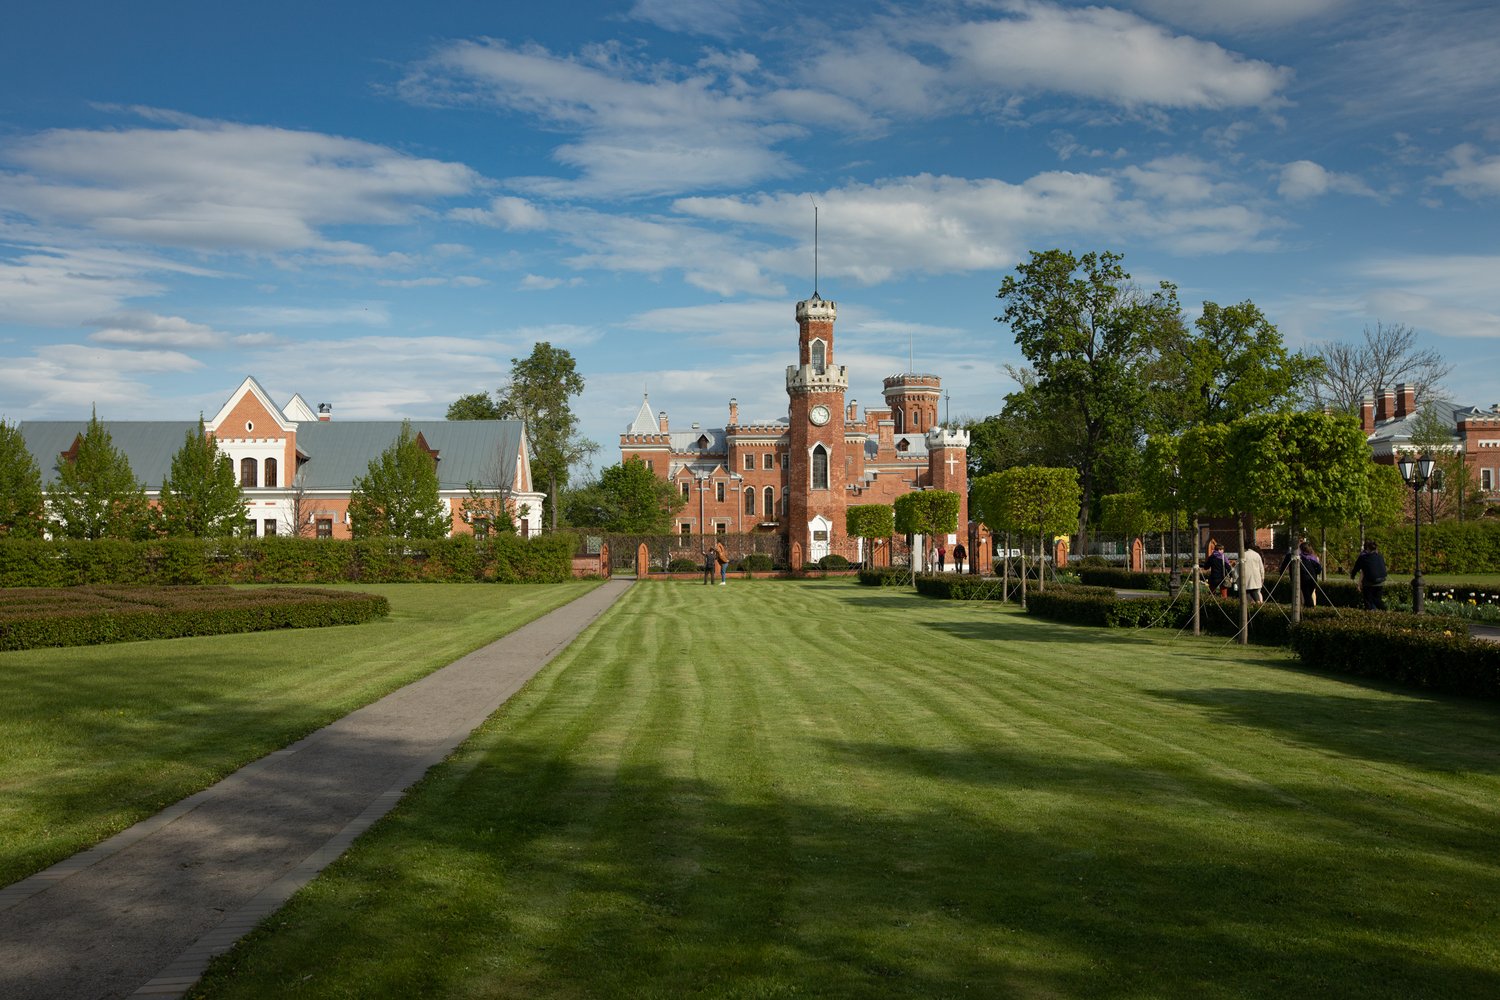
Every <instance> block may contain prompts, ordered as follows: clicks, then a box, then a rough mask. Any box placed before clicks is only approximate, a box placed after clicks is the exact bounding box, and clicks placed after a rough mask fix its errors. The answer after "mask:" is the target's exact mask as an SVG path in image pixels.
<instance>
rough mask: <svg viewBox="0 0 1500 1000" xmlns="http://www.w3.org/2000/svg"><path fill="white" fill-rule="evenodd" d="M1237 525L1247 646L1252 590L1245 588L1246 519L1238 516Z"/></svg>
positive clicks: (1243, 639) (1243, 636)
mask: <svg viewBox="0 0 1500 1000" xmlns="http://www.w3.org/2000/svg"><path fill="white" fill-rule="evenodd" d="M1234 520H1235V526H1236V527H1237V528H1239V541H1240V550H1239V555H1238V556H1237V557H1236V558H1238V559H1239V573H1240V634H1239V639H1240V645H1241V646H1246V645H1249V643H1250V592H1249V591H1248V590H1246V589H1245V520H1244V518H1241V517H1236V518H1235V519H1234Z"/></svg>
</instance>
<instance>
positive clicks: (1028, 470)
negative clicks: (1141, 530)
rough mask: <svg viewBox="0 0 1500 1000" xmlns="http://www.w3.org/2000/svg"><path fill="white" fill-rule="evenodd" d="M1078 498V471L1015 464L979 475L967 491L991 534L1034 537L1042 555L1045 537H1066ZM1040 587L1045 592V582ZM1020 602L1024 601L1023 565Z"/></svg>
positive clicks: (1074, 515) (1044, 548)
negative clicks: (999, 470)
mask: <svg viewBox="0 0 1500 1000" xmlns="http://www.w3.org/2000/svg"><path fill="white" fill-rule="evenodd" d="M1079 496H1080V487H1079V485H1078V470H1076V469H1053V468H1048V467H1046V466H1040V465H1018V466H1016V467H1014V468H1010V469H1006V470H1005V471H1004V472H996V473H994V474H992V475H988V476H983V477H981V478H979V479H977V480H975V481H974V483H973V485H972V486H971V488H970V499H971V501H972V503H973V505H974V509H975V512H976V514H977V516H978V517H979V518H980V520H982V521H983V522H984V523H985V524H986V525H988V526H989V529H990V530H991V531H1014V532H1016V533H1017V534H1019V535H1021V536H1022V537H1035V538H1036V539H1037V540H1038V544H1039V546H1040V548H1041V550H1042V551H1043V553H1045V550H1046V544H1047V542H1046V540H1047V538H1048V537H1049V536H1056V535H1063V534H1066V533H1067V532H1068V531H1069V530H1071V529H1072V527H1073V526H1074V524H1075V523H1076V520H1075V519H1076V517H1077V511H1078V503H1079ZM1023 551H1024V549H1023ZM1043 558H1044V559H1045V555H1043ZM1023 559H1024V556H1023ZM1040 579H1041V578H1040V577H1039V580H1040ZM1041 587H1042V589H1044V590H1045V589H1046V584H1045V581H1043V582H1042V583H1041ZM1021 601H1022V603H1023V604H1024V603H1025V601H1026V575H1025V572H1024V563H1023V572H1022V574H1021Z"/></svg>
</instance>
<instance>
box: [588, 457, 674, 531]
mask: <svg viewBox="0 0 1500 1000" xmlns="http://www.w3.org/2000/svg"><path fill="white" fill-rule="evenodd" d="M686 503H687V499H686V498H685V497H684V496H683V495H682V494H681V493H680V492H679V491H678V489H677V487H676V486H675V485H673V484H672V483H669V482H667V481H666V480H664V479H662V478H660V477H659V476H657V474H656V473H654V472H652V471H651V469H650V468H649V467H647V465H646V463H645V462H643V461H641V460H640V459H639V458H631V459H629V460H628V461H625V462H621V463H620V464H618V465H611V466H610V467H609V468H607V469H605V470H604V471H603V472H601V473H600V474H599V481H598V482H597V483H591V484H589V485H588V486H585V487H583V488H582V489H579V490H571V491H569V492H568V493H567V494H566V495H565V496H564V498H563V504H564V505H565V507H566V514H567V519H568V523H569V524H570V525H573V526H575V527H579V528H598V529H600V530H602V531H612V532H617V533H621V534H642V535H660V534H665V533H667V532H669V531H671V530H672V518H673V517H674V516H675V515H676V514H677V512H678V511H679V510H681V509H682V508H683V505H684V504H686Z"/></svg>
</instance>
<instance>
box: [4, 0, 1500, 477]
mask: <svg viewBox="0 0 1500 1000" xmlns="http://www.w3.org/2000/svg"><path fill="white" fill-rule="evenodd" d="M227 6H228V5H221V4H187V3H171V4H168V3H151V2H146V3H139V4H119V3H109V4H106V3H73V2H68V0H56V2H53V3H50V4H46V5H43V4H21V5H15V7H14V9H12V10H10V11H9V12H8V13H7V24H6V29H5V31H4V33H3V35H0V413H3V415H4V416H5V417H7V418H9V419H12V420H16V419H29V418H30V419H40V418H61V417H69V416H74V415H79V414H86V413H87V412H88V409H89V407H90V406H97V408H98V412H99V414H100V415H101V416H103V417H106V418H115V419H127V418H130V419H143V418H144V419H149V418H161V419H180V418H182V417H183V416H184V415H191V414H193V413H196V412H198V411H200V410H201V411H205V412H208V413H212V412H213V411H214V410H215V409H217V408H218V406H219V405H220V404H221V403H222V402H223V400H224V399H225V398H226V397H227V395H228V394H229V392H230V391H231V390H232V389H233V388H234V386H235V385H237V384H238V382H239V381H240V379H241V378H242V377H243V376H244V375H246V374H253V375H255V376H257V377H258V378H259V379H260V380H261V382H262V383H263V384H264V385H265V386H266V387H267V388H268V389H270V390H271V392H272V394H273V396H275V397H276V398H277V399H278V401H280V400H284V399H286V398H287V397H288V396H290V395H291V393H293V392H300V393H302V394H303V395H304V397H306V398H307V399H308V400H309V401H311V402H314V403H317V402H324V401H326V402H331V403H333V404H334V414H335V419H338V418H340V417H345V418H349V417H390V416H411V417H431V416H441V414H442V413H443V411H444V410H445V409H446V407H447V404H448V403H449V402H450V401H451V400H452V399H454V398H456V397H457V396H459V395H461V394H464V393H468V392H475V391H479V390H482V389H492V388H494V387H495V386H497V385H498V384H499V383H500V382H501V381H502V380H503V378H504V375H505V373H506V371H507V370H508V368H509V360H510V358H511V357H513V356H517V355H524V354H525V353H527V352H528V351H529V350H530V348H531V345H532V343H533V342H534V341H536V340H550V341H552V342H553V343H554V344H557V345H560V346H564V347H567V348H568V349H569V350H570V351H572V352H573V354H574V355H575V357H576V358H577V359H578V363H579V368H580V370H581V371H582V372H583V374H584V376H585V378H586V379H587V381H588V389H587V391H586V393H585V395H584V397H583V399H582V400H581V401H580V403H579V409H580V412H581V415H582V417H583V429H584V431H585V432H586V433H587V434H588V435H589V436H591V437H593V438H595V439H596V440H598V441H600V442H601V443H602V444H603V445H605V451H604V453H603V454H604V456H605V458H606V459H607V460H610V461H612V460H613V459H614V457H615V456H616V455H617V453H616V452H614V451H613V447H612V446H613V445H614V444H615V443H616V441H617V437H616V435H618V433H619V432H620V431H621V430H623V429H624V426H625V424H626V423H627V422H628V421H629V420H630V419H631V417H632V416H633V415H634V413H635V411H636V409H637V408H638V407H639V405H640V399H641V393H642V391H643V390H647V389H649V391H650V393H651V401H652V405H653V407H654V408H656V409H667V410H668V411H669V413H670V414H671V415H672V417H673V420H674V423H675V424H676V426H684V425H685V424H686V423H688V422H691V421H693V420H702V421H704V422H705V423H708V424H722V423H723V421H724V418H725V415H726V406H727V401H728V399H729V397H731V396H736V397H738V399H739V401H740V408H741V414H742V416H744V417H748V418H761V417H767V418H769V417H775V416H779V415H781V414H783V413H784V412H785V393H784V390H783V388H782V381H783V371H784V366H785V365H786V364H787V363H788V361H789V360H790V355H791V353H792V351H793V349H794V346H795V337H796V329H795V323H794V319H793V312H792V310H793V303H794V302H795V301H796V300H797V299H799V298H804V297H806V296H807V295H808V294H809V293H810V292H811V291H812V288H813V253H812V236H813V233H812V215H813V213H812V204H813V202H814V201H816V203H817V204H818V205H819V206H820V219H821V255H820V265H819V267H820V281H819V285H820V288H819V290H820V292H821V293H822V294H823V296H824V297H825V298H832V299H835V300H837V301H838V302H839V306H840V312H839V325H838V328H837V341H836V343H837V352H838V355H839V360H840V361H841V362H843V363H845V364H848V365H850V372H851V382H852V385H851V391H850V395H851V397H852V398H855V399H859V400H860V401H861V403H862V404H864V405H874V404H876V403H878V402H879V387H880V380H881V378H882V377H884V376H886V375H889V374H892V373H895V372H898V371H903V370H906V369H907V367H908V357H909V356H910V357H911V358H912V359H913V360H914V363H915V367H916V368H917V369H918V370H921V371H930V372H934V373H936V374H940V375H942V376H943V377H944V381H945V386H946V387H947V390H948V392H949V393H950V396H951V402H950V405H951V409H952V413H953V415H954V416H955V417H957V416H959V415H961V414H962V415H975V416H978V415H984V414H988V413H993V412H996V411H998V409H999V408H1000V406H1001V404H1002V400H1003V397H1004V395H1005V393H1006V392H1008V391H1009V390H1010V389H1011V388H1012V387H1013V386H1012V384H1011V383H1010V381H1009V379H1008V378H1007V377H1006V375H1005V373H1004V365H1005V364H1006V363H1007V362H1010V363H1015V362H1018V361H1020V360H1021V359H1020V357H1019V355H1018V353H1017V352H1016V349H1015V347H1014V344H1013V342H1012V338H1011V336H1010V334H1009V332H1008V331H1007V330H1006V329H1005V328H1004V327H1003V326H1002V325H1001V324H998V323H996V322H994V316H995V315H996V314H997V313H998V312H999V306H1000V304H999V303H998V302H997V301H996V300H995V298H994V293H995V290H996V288H997V287H998V285H999V282H1000V280H1001V278H1002V277H1003V275H1004V274H1006V273H1007V272H1008V271H1010V269H1011V268H1013V267H1014V266H1015V264H1016V262H1017V261H1019V260H1021V259H1023V258H1024V257H1025V256H1026V254H1027V252H1028V251H1030V250H1033V249H1037V250H1040V249H1048V248H1051V247H1058V246H1060V247H1065V248H1069V249H1073V250H1076V251H1080V252H1081V251H1084V250H1089V249H1114V250H1118V251H1121V252H1123V253H1124V254H1125V262H1126V266H1127V268H1128V269H1129V270H1130V271H1131V272H1132V273H1133V274H1134V276H1135V278H1136V279H1137V280H1138V281H1140V282H1141V283H1143V284H1145V285H1147V286H1154V284H1155V283H1156V282H1157V281H1159V280H1162V279H1166V280H1171V281H1173V282H1175V283H1176V284H1177V285H1178V286H1179V287H1180V295H1181V298H1182V301H1183V303H1184V305H1185V306H1186V307H1187V309H1188V311H1189V313H1190V314H1191V313H1193V312H1194V311H1195V310H1196V309H1197V308H1198V307H1199V304H1200V303H1201V302H1202V301H1203V300H1205V299H1208V300H1213V301H1217V302H1220V303H1223V304H1227V303H1231V302H1238V301H1241V300H1243V299H1246V298H1249V299H1253V300H1254V301H1255V302H1256V303H1257V304H1259V305H1260V306H1261V307H1262V308H1263V309H1264V310H1265V311H1266V313H1267V314H1268V315H1269V316H1270V317H1271V319H1272V320H1273V321H1274V322H1275V323H1277V324H1278V326H1279V327H1280V328H1281V330H1282V332H1283V334H1284V335H1285V337H1286V339H1287V341H1288V343H1289V344H1291V345H1293V346H1294V347H1316V345H1317V344H1319V343H1321V342H1324V341H1328V340H1338V339H1344V340H1352V339H1357V338H1358V337H1359V336H1360V332H1361V330H1362V329H1363V328H1364V327H1365V326H1367V325H1373V324H1374V323H1376V322H1384V323H1397V322H1399V323H1407V324H1410V325H1412V326H1413V327H1415V328H1417V329H1418V330H1419V331H1420V332H1421V336H1422V341H1423V343H1424V344H1425V345H1427V346H1432V347H1435V348H1437V349H1438V350H1439V351H1441V352H1442V353H1443V355H1444V356H1445V357H1446V358H1447V359H1448V360H1449V361H1451V362H1453V363H1454V364H1455V371H1454V373H1453V375H1452V376H1451V377H1450V379H1449V381H1448V387H1449V389H1450V391H1451V395H1453V396H1454V398H1456V399H1458V400H1460V401H1462V402H1467V403H1475V404H1484V405H1488V404H1490V403H1494V402H1497V401H1500V380H1497V378H1496V372H1497V366H1496V362H1497V360H1500V280H1497V275H1500V249H1497V246H1496V233H1497V231H1500V225H1497V223H1500V212H1497V206H1500V41H1497V40H1500V6H1496V5H1495V4H1493V3H1492V2H1473V3H1462V2H1446V3H1445V2H1423V3H1417V2H1410V3H1406V2H1358V3H1356V2H1355V0H1260V2H1254V0H1136V2H1131V3H1123V2H1122V3H1119V4H1117V5H1115V6H1086V5H1079V4H1067V3H1046V2H1028V0H1017V2H1009V0H1006V2H990V3H986V2H974V3H962V2H955V3H890V4H883V5H861V4H826V3H799V2H796V0H776V2H767V3H757V2H753V0H712V2H706V0H635V2H620V3H569V4H555V5H546V4H526V5H522V4H499V3H488V4H486V3H479V2H466V3H434V4H430V5H418V4H410V3H402V4H396V3H381V2H374V3H360V4H351V3H319V4H308V3H297V4H286V3H279V2H274V0H273V2H262V3H257V4H255V5H237V7H236V9H234V10H225V9H222V8H225V7H227Z"/></svg>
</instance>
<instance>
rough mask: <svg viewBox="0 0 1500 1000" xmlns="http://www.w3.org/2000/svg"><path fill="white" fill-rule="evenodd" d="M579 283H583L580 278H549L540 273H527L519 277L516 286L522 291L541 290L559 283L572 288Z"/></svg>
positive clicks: (555, 286) (557, 285)
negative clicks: (519, 279) (518, 282)
mask: <svg viewBox="0 0 1500 1000" xmlns="http://www.w3.org/2000/svg"><path fill="white" fill-rule="evenodd" d="M581 284H583V279H582V278H551V277H547V276H545V275H541V274H528V275H526V276H525V277H524V278H522V279H521V283H520V284H519V285H518V286H517V287H518V288H520V289H521V290H522V291H523V292H541V291H547V290H548V289H551V288H557V287H559V286H561V285H567V286H568V287H569V288H573V287H576V286H578V285H581Z"/></svg>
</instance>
